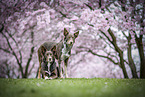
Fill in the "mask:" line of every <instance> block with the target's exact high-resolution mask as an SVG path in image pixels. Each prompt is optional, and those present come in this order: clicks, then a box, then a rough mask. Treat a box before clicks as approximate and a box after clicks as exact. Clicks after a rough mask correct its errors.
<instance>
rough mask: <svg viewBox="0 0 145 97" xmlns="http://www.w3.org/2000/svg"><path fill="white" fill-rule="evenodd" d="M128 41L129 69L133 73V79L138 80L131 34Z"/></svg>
mask: <svg viewBox="0 0 145 97" xmlns="http://www.w3.org/2000/svg"><path fill="white" fill-rule="evenodd" d="M127 39H128V49H127V55H128V62H129V67H130V69H131V73H132V76H133V78H138V75H137V72H136V67H135V64H134V61H133V59H132V53H131V43H130V40H131V35H130V34H129V37H128V38H127Z"/></svg>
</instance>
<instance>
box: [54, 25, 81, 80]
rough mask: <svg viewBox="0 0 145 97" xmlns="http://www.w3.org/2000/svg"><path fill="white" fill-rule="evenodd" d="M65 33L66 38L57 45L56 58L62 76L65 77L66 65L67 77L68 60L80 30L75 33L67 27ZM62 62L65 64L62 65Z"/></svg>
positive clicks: (66, 76)
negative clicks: (70, 31) (63, 72)
mask: <svg viewBox="0 0 145 97" xmlns="http://www.w3.org/2000/svg"><path fill="white" fill-rule="evenodd" d="M63 35H64V39H63V40H62V41H61V42H59V43H58V44H57V45H56V52H55V58H56V59H57V60H58V65H59V73H60V74H59V75H60V78H63V74H62V66H64V69H65V78H68V75H67V66H68V60H69V57H70V56H71V49H72V47H73V45H74V43H75V39H76V38H77V37H78V35H79V31H78V32H76V33H74V34H70V33H69V32H68V31H67V30H66V28H64V33H63ZM62 62H63V63H64V65H62Z"/></svg>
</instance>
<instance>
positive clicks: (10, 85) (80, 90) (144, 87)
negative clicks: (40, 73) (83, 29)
mask: <svg viewBox="0 0 145 97" xmlns="http://www.w3.org/2000/svg"><path fill="white" fill-rule="evenodd" d="M0 97H145V80H142V79H108V78H92V79H86V78H78V79H77V78H70V79H55V80H43V79H0Z"/></svg>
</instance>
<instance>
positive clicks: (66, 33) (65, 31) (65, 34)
mask: <svg viewBox="0 0 145 97" xmlns="http://www.w3.org/2000/svg"><path fill="white" fill-rule="evenodd" d="M68 34H69V32H68V31H67V30H66V28H64V32H63V35H64V36H67V35H68Z"/></svg>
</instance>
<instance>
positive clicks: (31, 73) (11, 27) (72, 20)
mask: <svg viewBox="0 0 145 97" xmlns="http://www.w3.org/2000/svg"><path fill="white" fill-rule="evenodd" d="M0 18H1V19H0V77H1V78H36V77H37V72H38V66H39V63H38V55H37V50H38V48H39V47H40V45H41V44H42V43H44V42H45V41H55V42H59V41H61V40H62V39H63V29H64V28H66V29H67V30H68V31H69V32H70V33H74V32H76V31H79V32H80V34H79V36H78V38H77V39H76V41H75V44H74V46H73V48H72V55H71V57H70V59H69V64H68V68H67V69H68V76H69V77H71V78H94V77H97V78H145V36H144V35H145V1H144V0H0Z"/></svg>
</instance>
